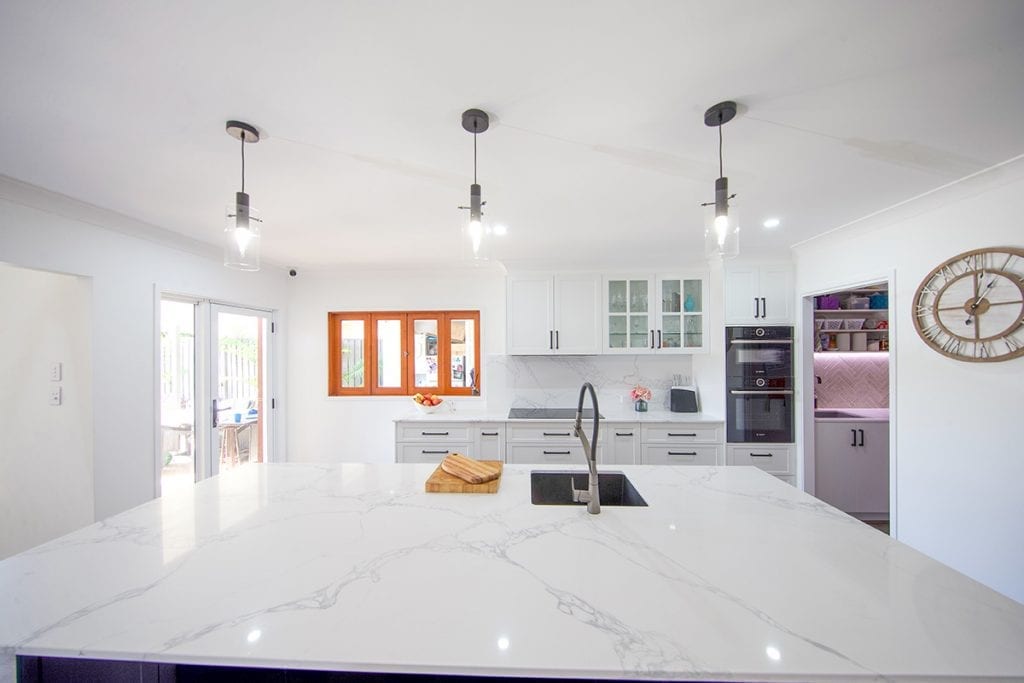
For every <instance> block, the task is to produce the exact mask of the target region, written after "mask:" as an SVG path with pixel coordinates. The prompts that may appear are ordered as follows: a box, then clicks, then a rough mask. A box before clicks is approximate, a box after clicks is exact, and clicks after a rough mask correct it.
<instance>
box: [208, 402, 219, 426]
mask: <svg viewBox="0 0 1024 683" xmlns="http://www.w3.org/2000/svg"><path fill="white" fill-rule="evenodd" d="M210 424H211V425H213V428H214V429H216V428H217V427H219V426H220V425H219V424H217V399H213V414H212V416H211V418H210Z"/></svg>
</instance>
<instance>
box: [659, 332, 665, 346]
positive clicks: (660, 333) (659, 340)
mask: <svg viewBox="0 0 1024 683" xmlns="http://www.w3.org/2000/svg"><path fill="white" fill-rule="evenodd" d="M658 348H659V349H663V348H665V347H664V346H662V345H661V330H658Z"/></svg>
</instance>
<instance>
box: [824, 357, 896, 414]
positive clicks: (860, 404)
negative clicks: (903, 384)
mask: <svg viewBox="0 0 1024 683" xmlns="http://www.w3.org/2000/svg"><path fill="white" fill-rule="evenodd" d="M814 374H815V375H816V376H818V377H820V378H821V384H815V387H814V393H815V396H817V398H818V403H817V406H818V407H819V408H888V407H889V354H887V353H816V354H814Z"/></svg>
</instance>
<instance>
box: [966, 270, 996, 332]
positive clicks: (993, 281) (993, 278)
mask: <svg viewBox="0 0 1024 683" xmlns="http://www.w3.org/2000/svg"><path fill="white" fill-rule="evenodd" d="M995 284H996V274H995V273H992V276H991V277H990V278H989V280H988V284H987V285H985V288H984V289H983V290H981V294H979V295H978V298H977V299H975V300H974V303H973V304H971V312H970V314H969V315H968V316H967V322H966V323H965V324H966V325H970V324H971V323H972V322H974V311H976V310H977V308H978V306H979V305H980V304H981V302H982V300H983V299H984V298H985V297H986V296H988V290H990V289H992V287H993V286H994V285H995Z"/></svg>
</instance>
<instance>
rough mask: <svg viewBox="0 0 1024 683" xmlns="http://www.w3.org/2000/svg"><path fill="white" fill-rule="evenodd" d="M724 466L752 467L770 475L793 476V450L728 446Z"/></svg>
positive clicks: (770, 445)
mask: <svg viewBox="0 0 1024 683" xmlns="http://www.w3.org/2000/svg"><path fill="white" fill-rule="evenodd" d="M725 464H726V465H753V466H754V467H759V468H761V469H762V470H764V471H765V472H768V473H770V474H793V449H792V448H790V447H789V446H782V447H777V446H775V445H774V444H765V445H762V446H742V447H737V446H730V447H729V452H728V453H727V454H726V460H725Z"/></svg>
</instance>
